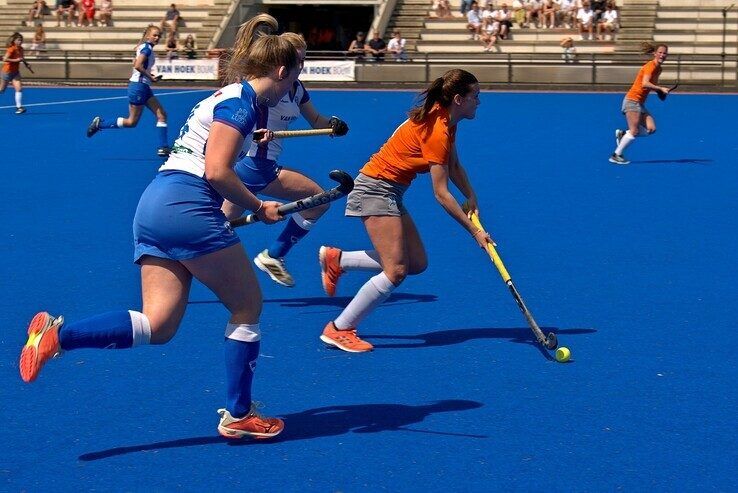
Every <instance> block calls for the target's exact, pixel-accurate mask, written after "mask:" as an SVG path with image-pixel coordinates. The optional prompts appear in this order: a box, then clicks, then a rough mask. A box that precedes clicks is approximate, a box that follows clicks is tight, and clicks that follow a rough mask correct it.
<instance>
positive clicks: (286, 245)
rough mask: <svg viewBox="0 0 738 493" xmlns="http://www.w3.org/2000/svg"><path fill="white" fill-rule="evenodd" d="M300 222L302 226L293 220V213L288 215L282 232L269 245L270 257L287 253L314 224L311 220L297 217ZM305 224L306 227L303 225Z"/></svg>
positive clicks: (282, 255) (279, 256)
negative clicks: (290, 215)
mask: <svg viewBox="0 0 738 493" xmlns="http://www.w3.org/2000/svg"><path fill="white" fill-rule="evenodd" d="M299 219H300V220H301V222H302V224H303V225H302V226H301V225H300V224H298V223H297V222H296V221H295V217H294V215H293V216H292V217H290V219H289V221H287V224H286V225H285V227H284V229H283V230H282V233H280V235H279V236H278V237H277V239H276V240H274V243H272V245H271V246H270V247H269V256H270V257H272V258H281V257H284V256H285V255H287V252H289V251H290V249H291V248H292V247H293V246H294V245H295V243H297V242H298V241H300V240H301V239H302V238H304V237H305V235H306V234H308V233H309V232H310V228H311V227H312V225H313V224H314V222H313V221H308V220H307V219H303V218H302V217H299ZM303 226H307V228H305V227H303Z"/></svg>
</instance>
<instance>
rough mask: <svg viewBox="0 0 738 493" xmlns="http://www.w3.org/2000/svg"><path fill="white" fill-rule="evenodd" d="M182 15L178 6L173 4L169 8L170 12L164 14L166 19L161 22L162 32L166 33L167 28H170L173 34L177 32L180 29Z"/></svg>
mask: <svg viewBox="0 0 738 493" xmlns="http://www.w3.org/2000/svg"><path fill="white" fill-rule="evenodd" d="M180 18H181V17H180V15H179V10H177V6H176V5H175V4H171V5H170V6H169V10H167V13H166V14H164V19H162V21H161V26H160V28H161V32H162V33H164V32H166V30H167V28H169V30H170V31H172V32H175V33H176V32H177V30H178V29H179V21H180Z"/></svg>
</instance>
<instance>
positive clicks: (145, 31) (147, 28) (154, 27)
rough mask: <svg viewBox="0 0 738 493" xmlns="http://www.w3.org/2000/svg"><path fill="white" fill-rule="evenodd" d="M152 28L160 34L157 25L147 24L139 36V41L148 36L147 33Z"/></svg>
mask: <svg viewBox="0 0 738 493" xmlns="http://www.w3.org/2000/svg"><path fill="white" fill-rule="evenodd" d="M154 29H156V30H157V31H159V34H161V28H160V27H159V26H155V25H153V24H149V25H148V26H146V29H144V32H143V35H142V36H141V41H144V40H145V39H146V38H147V37H148V36H149V33H151V31H152V30H154Z"/></svg>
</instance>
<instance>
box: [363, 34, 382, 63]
mask: <svg viewBox="0 0 738 493" xmlns="http://www.w3.org/2000/svg"><path fill="white" fill-rule="evenodd" d="M364 52H365V53H366V54H367V55H369V56H370V58H369V61H372V62H382V61H384V54H385V53H387V43H385V42H384V40H383V39H382V38H380V37H379V31H376V30H375V31H374V37H373V38H372V39H370V40H369V42H368V43H367V44H365V45H364Z"/></svg>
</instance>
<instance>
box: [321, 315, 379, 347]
mask: <svg viewBox="0 0 738 493" xmlns="http://www.w3.org/2000/svg"><path fill="white" fill-rule="evenodd" d="M320 340H321V341H323V342H325V343H326V344H329V345H331V346H335V347H337V348H338V349H342V350H344V351H348V352H349V353H366V352H367V351H371V350H372V349H374V346H372V345H371V344H369V343H368V342H366V341H365V340H363V339H361V338H360V337H359V336H358V335H356V329H354V328H351V329H346V330H338V329H337V328H336V326H335V325H334V324H333V322H328V324H327V325H326V326H325V329H323V333H322V334H321V335H320Z"/></svg>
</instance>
